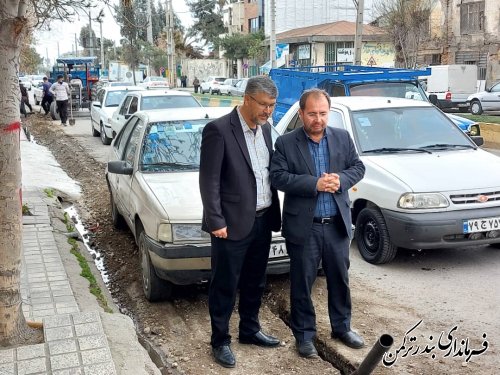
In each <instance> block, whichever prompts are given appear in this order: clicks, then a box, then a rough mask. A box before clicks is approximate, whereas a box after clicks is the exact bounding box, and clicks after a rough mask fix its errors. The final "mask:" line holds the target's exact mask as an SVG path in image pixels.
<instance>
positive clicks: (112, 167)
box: [108, 160, 134, 176]
mask: <svg viewBox="0 0 500 375" xmlns="http://www.w3.org/2000/svg"><path fill="white" fill-rule="evenodd" d="M133 171H134V169H133V168H132V167H129V166H128V165H127V162H126V161H124V160H113V161H110V162H108V172H109V173H114V174H123V175H129V176H131V175H132V173H133Z"/></svg>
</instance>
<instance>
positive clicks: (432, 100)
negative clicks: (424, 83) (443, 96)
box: [429, 94, 439, 107]
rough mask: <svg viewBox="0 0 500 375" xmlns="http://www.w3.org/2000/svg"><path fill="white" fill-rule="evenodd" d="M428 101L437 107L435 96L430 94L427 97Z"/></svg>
mask: <svg viewBox="0 0 500 375" xmlns="http://www.w3.org/2000/svg"><path fill="white" fill-rule="evenodd" d="M429 101H430V102H431V103H432V104H434V105H435V106H436V107H439V105H438V97H437V95H436V94H430V95H429Z"/></svg>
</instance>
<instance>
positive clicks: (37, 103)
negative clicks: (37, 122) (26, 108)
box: [33, 95, 40, 105]
mask: <svg viewBox="0 0 500 375" xmlns="http://www.w3.org/2000/svg"><path fill="white" fill-rule="evenodd" d="M33 99H34V100H35V105H40V100H38V99H37V98H36V95H33Z"/></svg>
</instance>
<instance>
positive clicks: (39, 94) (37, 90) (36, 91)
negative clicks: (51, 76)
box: [33, 81, 43, 105]
mask: <svg viewBox="0 0 500 375" xmlns="http://www.w3.org/2000/svg"><path fill="white" fill-rule="evenodd" d="M42 98H43V81H42V82H40V83H38V84H36V85H35V86H33V99H34V101H35V104H36V105H39V104H40V103H41V102H42Z"/></svg>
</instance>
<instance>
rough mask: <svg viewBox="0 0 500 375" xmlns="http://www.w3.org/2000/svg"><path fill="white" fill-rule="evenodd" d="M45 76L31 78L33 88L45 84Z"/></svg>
mask: <svg viewBox="0 0 500 375" xmlns="http://www.w3.org/2000/svg"><path fill="white" fill-rule="evenodd" d="M44 78H45V76H44V75H33V76H30V81H31V86H32V87H37V86H38V85H39V84H40V83H43V79H44Z"/></svg>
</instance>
